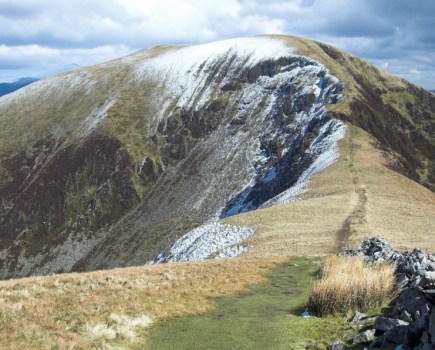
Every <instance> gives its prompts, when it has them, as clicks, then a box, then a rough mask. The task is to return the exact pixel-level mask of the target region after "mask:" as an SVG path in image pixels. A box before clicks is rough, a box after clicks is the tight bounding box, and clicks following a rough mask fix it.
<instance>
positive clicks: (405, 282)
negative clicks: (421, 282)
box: [396, 273, 409, 289]
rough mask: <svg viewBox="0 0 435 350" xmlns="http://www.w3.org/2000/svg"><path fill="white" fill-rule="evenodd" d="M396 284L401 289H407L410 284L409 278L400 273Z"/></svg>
mask: <svg viewBox="0 0 435 350" xmlns="http://www.w3.org/2000/svg"><path fill="white" fill-rule="evenodd" d="M396 283H397V287H398V288H399V289H403V288H405V287H406V286H407V285H408V283H409V278H408V276H406V274H404V273H399V274H397V276H396Z"/></svg>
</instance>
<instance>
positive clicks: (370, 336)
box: [352, 329, 376, 345]
mask: <svg viewBox="0 0 435 350" xmlns="http://www.w3.org/2000/svg"><path fill="white" fill-rule="evenodd" d="M375 332H376V331H375V330H374V329H369V330H366V331H365V332H362V333H360V334H358V335H356V336H355V337H353V338H352V345H356V344H366V343H370V342H372V341H373V340H375Z"/></svg>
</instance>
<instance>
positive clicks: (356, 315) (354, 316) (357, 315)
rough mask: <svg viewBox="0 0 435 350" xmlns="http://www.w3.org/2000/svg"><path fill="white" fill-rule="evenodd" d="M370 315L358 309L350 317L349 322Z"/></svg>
mask: <svg viewBox="0 0 435 350" xmlns="http://www.w3.org/2000/svg"><path fill="white" fill-rule="evenodd" d="M366 317H368V316H367V315H366V314H363V313H362V312H359V311H356V312H355V313H354V314H353V315H352V317H351V318H349V319H348V321H349V322H352V323H354V322H357V321H359V320H362V319H363V318H366Z"/></svg>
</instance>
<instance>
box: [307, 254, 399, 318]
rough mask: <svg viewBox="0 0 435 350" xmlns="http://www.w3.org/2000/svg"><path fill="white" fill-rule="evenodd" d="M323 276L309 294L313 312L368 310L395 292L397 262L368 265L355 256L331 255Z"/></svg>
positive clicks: (321, 314) (330, 312)
mask: <svg viewBox="0 0 435 350" xmlns="http://www.w3.org/2000/svg"><path fill="white" fill-rule="evenodd" d="M320 273H321V279H320V280H319V281H318V282H317V283H315V285H314V287H313V290H312V291H311V293H310V297H309V308H310V311H311V312H312V313H313V314H315V315H318V316H324V315H331V314H342V315H344V314H346V313H348V312H350V311H354V310H359V311H367V310H369V309H371V308H376V307H379V306H382V305H383V304H384V303H386V302H388V301H389V300H391V298H392V296H393V295H394V289H395V288H394V281H395V279H394V265H392V264H388V263H385V264H376V265H367V264H366V263H365V262H363V261H362V260H361V259H358V258H356V257H355V258H354V257H337V256H333V257H329V258H327V259H326V260H325V261H324V263H323V264H322V267H321V270H320Z"/></svg>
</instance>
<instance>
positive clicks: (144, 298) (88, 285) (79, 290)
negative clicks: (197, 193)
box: [0, 259, 282, 349]
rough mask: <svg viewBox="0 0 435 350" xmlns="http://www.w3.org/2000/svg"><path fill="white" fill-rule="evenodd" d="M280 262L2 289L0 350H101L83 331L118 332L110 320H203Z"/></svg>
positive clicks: (52, 279) (219, 264)
mask: <svg viewBox="0 0 435 350" xmlns="http://www.w3.org/2000/svg"><path fill="white" fill-rule="evenodd" d="M280 261H282V259H281V260H280V259H267V260H246V259H244V260H241V259H236V260H231V261H230V260H227V261H203V262H192V263H177V264H167V265H162V266H145V267H134V268H125V269H115V270H110V271H97V272H91V273H81V274H80V273H72V274H64V275H53V276H47V277H30V278H24V279H19V280H9V281H0V348H8V349H24V348H26V349H30V348H31V349H49V348H67V346H68V348H69V346H74V347H75V348H78V349H90V348H92V347H93V346H95V347H97V348H101V347H104V344H106V343H108V341H106V340H105V339H104V338H99V337H97V338H96V339H93V338H92V335H93V334H94V333H95V332H89V331H86V327H88V328H89V327H90V328H94V327H95V326H98V325H100V328H104V327H106V328H107V327H113V326H114V321H113V319H111V317H110V316H111V314H115V315H117V316H120V317H129V318H131V319H133V320H134V319H135V318H138V317H140V316H143V315H146V316H149V317H151V318H152V319H153V320H155V321H156V320H162V319H167V318H173V317H179V316H183V315H195V314H199V313H203V312H206V311H208V310H210V309H212V308H213V306H214V302H213V300H212V299H211V298H213V297H218V296H226V295H231V294H234V293H240V292H243V291H245V290H246V289H245V286H246V285H247V284H252V283H259V282H264V281H265V279H264V277H263V276H262V274H263V273H264V272H267V271H270V270H271V269H272V268H273V266H274V265H275V263H276V262H280ZM125 327H128V325H125ZM129 328H130V329H129V330H130V331H133V332H134V331H135V329H134V327H131V325H130V326H129ZM110 343H111V344H112V345H117V344H118V345H119V344H123V347H124V348H128V347H131V346H134V339H133V338H130V337H128V336H118V337H117V338H116V339H113V340H111V341H110Z"/></svg>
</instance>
